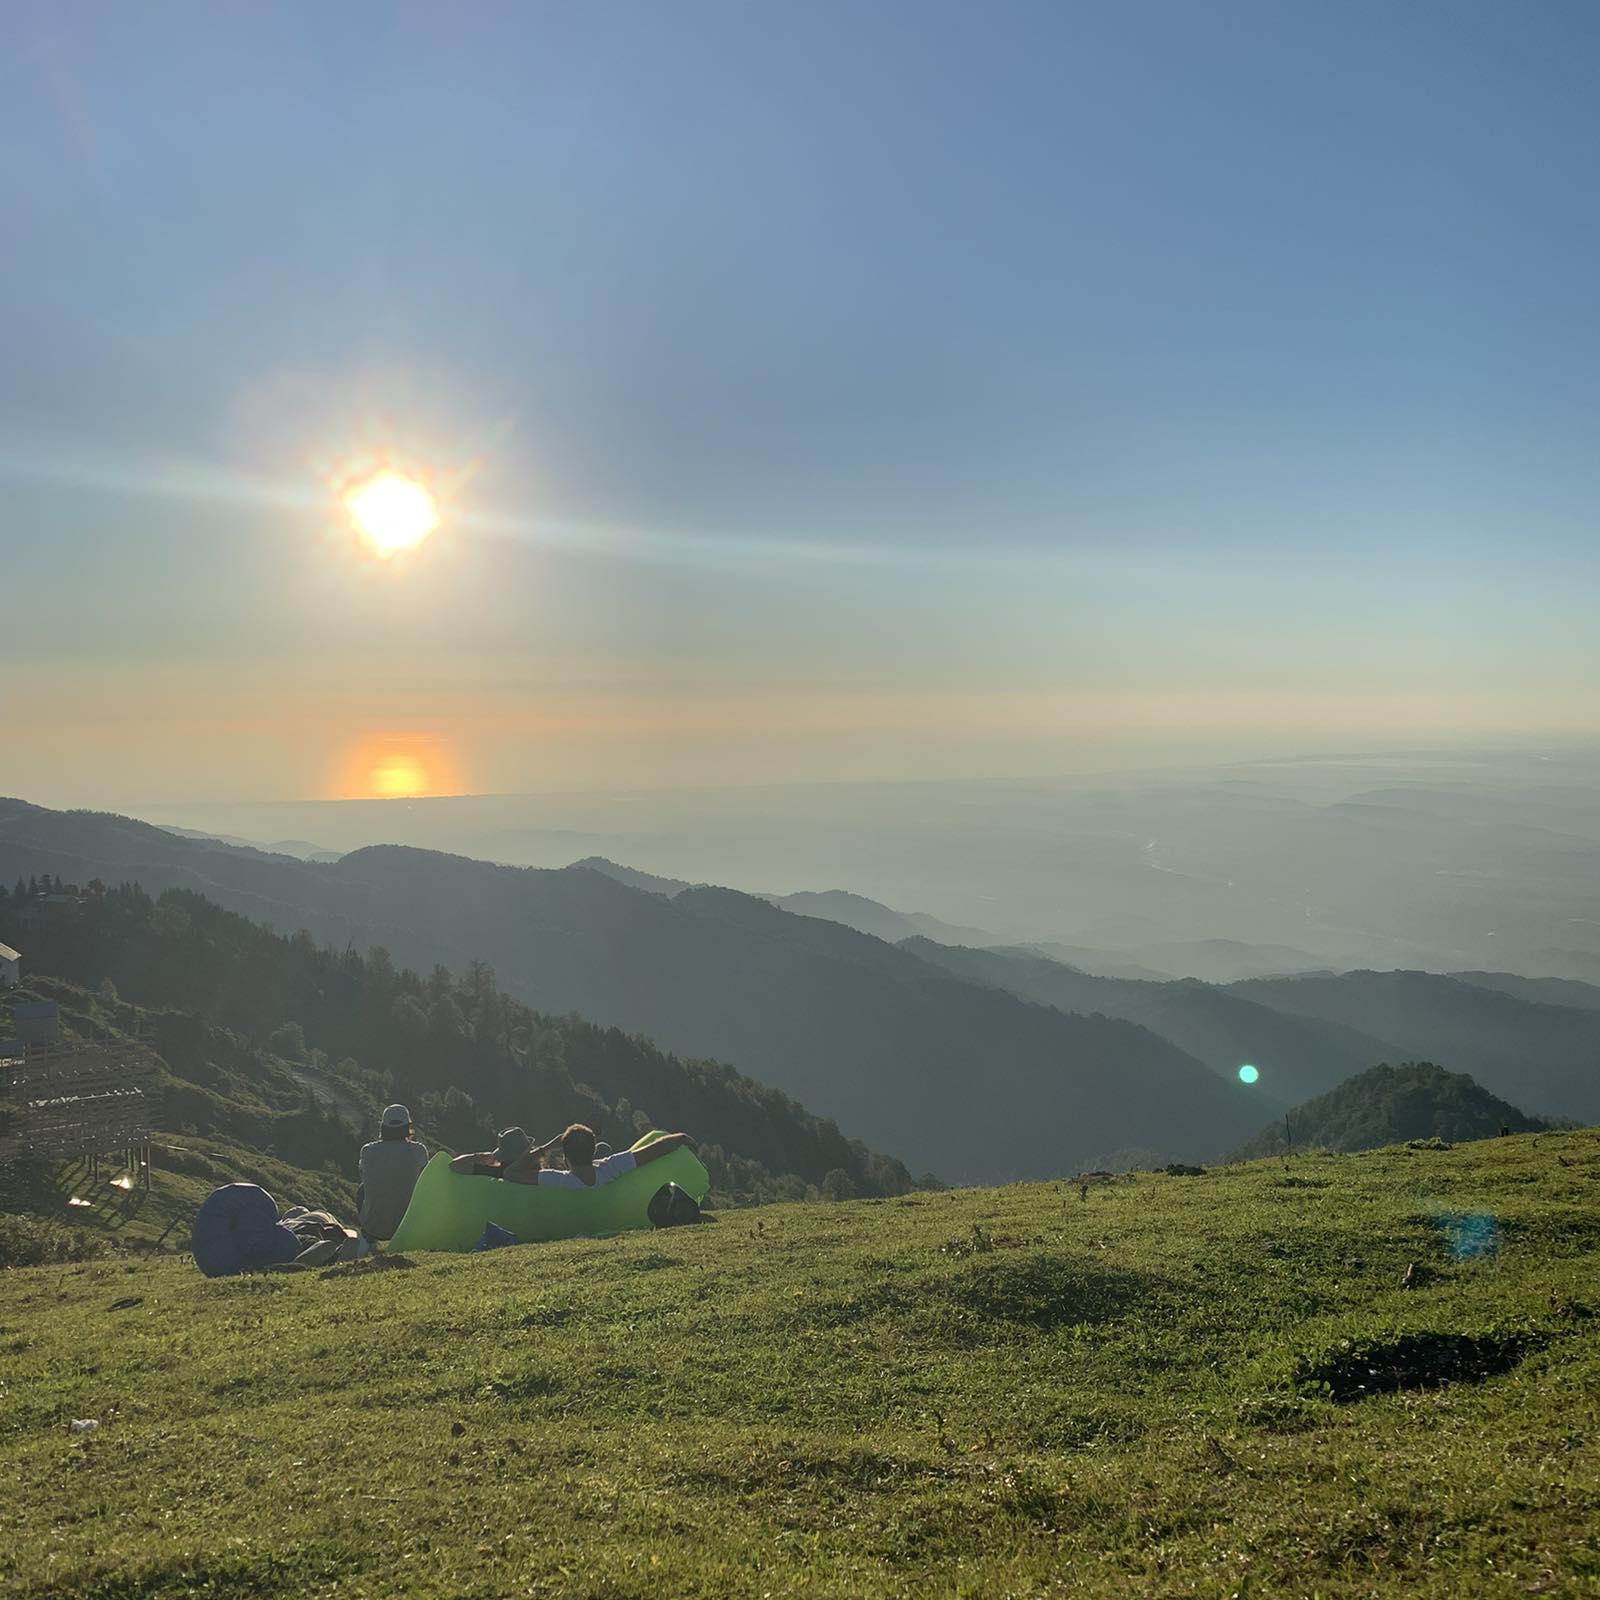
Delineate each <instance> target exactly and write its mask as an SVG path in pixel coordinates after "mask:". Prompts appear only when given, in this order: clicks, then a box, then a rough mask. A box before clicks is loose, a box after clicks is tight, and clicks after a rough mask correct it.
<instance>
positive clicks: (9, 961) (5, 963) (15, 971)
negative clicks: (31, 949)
mask: <svg viewBox="0 0 1600 1600" xmlns="http://www.w3.org/2000/svg"><path fill="white" fill-rule="evenodd" d="M21 982H22V956H21V954H20V953H19V952H18V951H16V950H13V949H12V948H11V946H10V945H8V944H0V989H15V988H16V986H17V985H18V984H19V983H21Z"/></svg>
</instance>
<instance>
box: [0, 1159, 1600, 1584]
mask: <svg viewBox="0 0 1600 1600" xmlns="http://www.w3.org/2000/svg"><path fill="white" fill-rule="evenodd" d="M165 1176H166V1175H164V1174H163V1175H162V1178H163V1181H164V1180H165ZM186 1181H192V1180H186ZM162 1203H163V1197H162V1195H161V1193H160V1191H159V1189H158V1194H157V1196H155V1197H154V1199H153V1201H152V1205H153V1206H154V1207H155V1208H156V1214H157V1215H159V1214H160V1207H161V1205H162ZM167 1203H170V1200H169V1201H168V1202H167ZM1597 1268H1600V1132H1597V1131H1595V1130H1588V1131H1584V1132H1578V1133H1560V1134H1543V1135H1528V1136H1520V1137H1516V1138H1508V1139H1501V1140H1494V1141H1490V1142H1486V1143H1483V1144H1478V1145H1473V1146H1462V1147H1458V1148H1456V1149H1453V1150H1448V1149H1416V1150H1411V1149H1394V1150H1387V1151H1379V1152H1375V1153H1373V1154H1369V1155H1360V1156H1339V1157H1330V1156H1322V1157H1318V1156H1305V1157H1300V1158H1297V1159H1295V1160H1293V1161H1290V1162H1288V1163H1284V1162H1282V1161H1271V1162H1260V1163H1256V1164H1253V1165H1250V1166H1242V1167H1234V1168H1225V1169H1219V1170H1215V1171H1212V1172H1209V1173H1206V1174H1204V1175H1202V1176H1191V1177H1169V1176H1165V1175H1155V1174H1138V1175H1136V1176H1134V1177H1132V1178H1130V1179H1125V1180H1120V1181H1118V1182H1116V1183H1113V1184H1107V1185H1099V1186H1095V1187H1091V1188H1090V1189H1089V1190H1088V1191H1087V1198H1083V1197H1082V1196H1081V1195H1080V1191H1079V1189H1078V1187H1077V1186H1076V1185H1029V1186H1019V1187H1015V1188H1005V1189H992V1190H966V1191H956V1192H950V1193H943V1194H923V1195H912V1196H907V1197H904V1198H901V1199H898V1200H885V1201H876V1202H857V1203H852V1204H845V1205H837V1206H820V1205H819V1206H781V1207H770V1208H764V1209H757V1210H750V1211H740V1212H735V1213H726V1214H724V1215H723V1216H722V1218H721V1219H720V1220H718V1221H717V1222H715V1223H714V1224H713V1225H708V1226H705V1227H701V1228H698V1229H683V1230H678V1231H674V1232H669V1233H662V1234H651V1235H632V1236H629V1237H625V1238H620V1239H612V1240H597V1241H575V1242H572V1243H568V1244H562V1245H543V1246H530V1247H524V1248H518V1249H511V1250H503V1251H499V1252H495V1253H491V1254H487V1255H481V1256H464V1257H443V1256H419V1257H416V1258H414V1259H413V1260H412V1261H411V1262H410V1263H402V1262H393V1263H389V1264H388V1265H387V1267H386V1269H385V1270H372V1269H370V1268H358V1269H349V1268H347V1269H342V1270H336V1271H333V1272H328V1273H323V1274H302V1275H295V1276H275V1277H256V1278H249V1279H240V1280H228V1281H217V1282H208V1281H206V1280H204V1279H202V1278H201V1277H200V1276H199V1274H198V1273H197V1272H196V1271H195V1270H194V1268H193V1266H192V1265H191V1264H190V1263H189V1262H187V1261H186V1260H185V1259H182V1258H180V1257H172V1256H158V1257H154V1258H151V1257H141V1258H138V1259H135V1258H132V1257H118V1256H112V1257H108V1258H106V1259H102V1260H98V1261H92V1262H85V1263H80V1264H76V1265H68V1266H41V1267H29V1268H19V1269H16V1270H13V1271H10V1272H7V1273H3V1274H0V1527H3V1530H4V1534H3V1538H0V1592H4V1593H6V1594H10V1595H25V1596H37V1597H44V1596H56V1597H63V1600H65V1597H71V1596H78V1597H90V1596H93V1597H97V1600H129V1597H134V1596H155V1595H161V1596H167V1595H174V1596H176V1595H196V1596H200V1595H204V1596H217V1595H239V1596H244V1595H249V1596H267V1595H320V1596H330V1597H331V1596H335V1595H338V1596H345V1595H350V1596H387V1595H471V1596H485V1597H487V1596H494V1597H503V1596H513V1595H529V1596H544V1595H550V1596H574V1597H576V1596H595V1597H598V1596H634V1595H638V1596H652V1597H663V1596H688V1595H706V1596H711V1595H719V1596H720V1595H739V1596H751V1597H766V1596H788V1595H793V1594H808V1593H814V1594H818V1595H840V1596H847V1595H848V1596H856V1595H859V1596H877V1595H946V1594H948V1595H974V1596H979V1595H981V1596H1001V1595H1047V1594H1072V1595H1088V1596H1100V1595H1104V1596H1119V1597H1123V1596H1129V1595H1142V1594H1161V1595H1168V1594H1170V1595H1187V1594H1195V1595H1219V1596H1220V1595H1241V1596H1248V1595H1260V1596H1268V1595H1271V1596H1281V1595H1306V1596H1313V1595H1322V1596H1335V1595H1338V1596H1346V1595H1369V1594H1375V1593H1396V1594H1398V1593H1401V1592H1405V1593H1407V1594H1417V1595H1437V1596H1451V1597H1456V1596H1462V1595H1492V1596H1506V1595H1520V1594H1551V1595H1574V1594H1600V1549H1597V1544H1596V1530H1597V1529H1600V1416H1597V1406H1600V1317H1597V1316H1596V1315H1595V1313H1596V1312H1597V1311H1600V1275H1597ZM1408 1273H1409V1276H1410V1280H1411V1287H1403V1286H1402V1285H1403V1283H1404V1281H1405V1280H1406V1278H1407V1275H1408ZM1443 1379H1449V1380H1451V1381H1448V1382H1444V1383H1442V1386H1432V1387H1430V1386H1429V1385H1440V1381H1441V1380H1443ZM82 1418H94V1419H98V1422H99V1427H98V1428H96V1429H94V1430H93V1431H91V1432H88V1433H82V1434H75V1433H73V1432H72V1431H71V1430H70V1426H69V1425H70V1423H71V1421H72V1420H73V1419H82Z"/></svg>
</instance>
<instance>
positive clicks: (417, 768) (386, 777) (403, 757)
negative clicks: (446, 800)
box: [334, 733, 462, 800]
mask: <svg viewBox="0 0 1600 1600" xmlns="http://www.w3.org/2000/svg"><path fill="white" fill-rule="evenodd" d="M461 792H462V784H461V776H460V773H459V771H458V769H457V766H456V762H455V758H454V756H453V755H452V753H451V751H450V749H449V747H448V746H447V745H446V744H445V743H444V741H443V740H442V739H440V738H438V737H437V736H435V735H432V734H409V733H393V734H373V735H370V736H369V737H367V738H365V739H363V740H361V741H360V743H358V744H357V745H356V746H355V747H354V748H353V749H352V750H351V751H350V753H349V755H348V756H347V757H346V758H345V760H344V762H343V765H342V769H341V772H340V776H339V779H338V782H337V783H336V785H335V794H334V798H335V799H339V800H424V799H432V798H436V797H438V796H440V795H447V794H460V793H461Z"/></svg>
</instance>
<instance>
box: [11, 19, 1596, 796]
mask: <svg viewBox="0 0 1600 1600" xmlns="http://www.w3.org/2000/svg"><path fill="white" fill-rule="evenodd" d="M464 19H465V25H464ZM12 20H13V24H14V26H13V29H12V31H11V35H10V41H9V43H10V51H9V54H8V56H7V58H6V71H7V74H8V76H7V89H8V92H7V95H6V97H5V102H4V105H3V107H0V127H3V128H4V129H5V131H6V132H7V133H8V134H9V135H10V137H9V138H8V139H7V140H6V141H5V145H6V148H8V149H11V150H12V151H14V152H16V155H15V157H14V159H12V160H10V161H9V162H7V163H5V164H4V165H3V166H0V194H3V196H4V199H5V203H6V209H7V214H8V216H10V217H11V218H12V219H13V222H14V231H13V239H12V245H13V248H12V251H11V258H10V261H9V267H10V272H9V274H8V285H9V288H10V292H9V293H8V295H7V297H6V300H5V304H4V305H3V306H0V352H3V355H4V362H3V366H4V371H5V377H4V378H3V379H0V428H3V430H4V432H3V444H0V481H3V483H4V485H5V490H6V501H7V514H6V538H5V551H4V555H5V579H6V583H7V588H8V592H9V593H10V594H12V595H14V596H17V597H20V601H21V603H18V604H14V605H13V606H12V607H11V608H10V611H9V613H8V617H7V626H6V628H5V630H4V631H3V632H0V666H3V668H4V672H5V686H4V694H5V703H4V719H5V725H4V731H5V734H6V736H7V743H8V751H7V755H6V765H7V767H8V768H9V769H10V770H11V772H12V773H13V774H14V775H13V776H11V777H10V778H9V779H8V780H7V781H6V783H5V785H4V787H6V788H10V789H15V790H18V791H20V792H23V793H25V794H28V795H30V796H31V797H34V798H38V799H41V800H45V801H47V802H54V803H73V804H104V805H110V806H112V807H117V806H131V805H141V804H148V803H176V802H177V801H179V800H182V799H184V798H186V797H203V798H206V799H208V800H214V801H218V802H221V801H224V800H247V799H257V798H282V799H289V798H302V799H310V798H321V799H325V798H331V797H336V796H371V795H400V794H437V793H455V792H482V793H523V792H547V791H554V790H567V791H586V790H602V789H610V788H614V787H625V788H629V789H641V790H647V789H654V788H659V787H665V786H682V785H685V784H704V785H735V784H751V783H774V782H779V783H789V782H798V781H829V780H845V779H847V780H852V781H865V780H898V779H912V778H944V779H948V778H955V777H960V776H964V775H974V774H984V775H993V776H996V777H1001V778H1021V777H1027V776H1030V775H1032V774H1036V773H1039V772H1062V771H1072V770H1079V769H1082V768H1084V767H1086V766H1087V767H1106V766H1120V767H1131V766H1151V765H1160V764H1166V763H1170V762H1173V761H1182V762H1193V761H1212V762H1217V761H1223V760H1229V759H1261V758H1263V757H1266V756H1270V755H1280V756H1288V755H1297V756H1298V755H1303V754H1305V753H1306V752H1308V751H1316V750H1326V749H1338V748H1351V747H1356V748H1378V747H1382V746H1394V745H1416V744H1433V743H1439V742H1456V743H1479V744H1481V743H1484V742H1488V741H1491V740H1518V739H1520V740H1524V741H1526V740H1535V741H1538V740H1553V739H1563V740H1566V739H1587V738H1590V737H1595V736H1597V735H1600V710H1597V709H1596V703H1595V700H1594V697H1593V695H1592V694H1591V693H1590V690H1589V686H1590V685H1591V684H1592V683H1593V682H1594V681H1595V679H1596V676H1597V674H1600V635H1597V634H1596V631H1595V630H1594V628H1593V626H1592V612H1593V608H1594V607H1593V602H1594V593H1595V587H1596V583H1595V580H1596V577H1597V569H1596V561H1597V559H1600V558H1597V555H1596V545H1595V542H1594V540H1593V538H1592V521H1593V507H1594V505H1595V503H1596V498H1597V494H1596V491H1597V490H1600V467H1597V465H1596V459H1595V456H1594V452H1593V449H1592V440H1591V438H1590V431H1591V430H1590V425H1589V421H1588V419H1589V417H1590V416H1592V414H1593V409H1594V404H1593V403H1594V400H1595V384H1596V377H1595V374H1596V373H1597V372H1600V359H1597V357H1600V349H1597V346H1596V341H1597V339H1600V332H1597V330H1600V316H1597V315H1596V312H1597V311H1600V304H1597V297H1600V289H1597V288H1596V285H1597V284H1600V260H1597V254H1600V252H1597V248H1596V247H1597V243H1600V222H1597V217H1596V212H1595V208H1594V206H1593V205H1592V204H1585V203H1582V202H1581V199H1580V201H1578V202H1577V203H1575V200H1574V197H1575V196H1578V197H1581V196H1582V195H1583V194H1584V193H1586V192H1588V188H1589V185H1588V175H1589V173H1590V172H1591V170H1592V166H1593V158H1594V155H1595V153H1596V145H1597V138H1596V135H1597V132H1600V113H1597V111H1596V108H1595V103H1594V98H1593V95H1592V92H1591V87H1592V86H1591V84H1590V81H1589V77H1590V75H1589V73H1588V72H1587V71H1586V63H1587V62H1588V61H1589V60H1592V56H1593V51H1592V47H1593V45H1594V43H1595V42H1596V37H1597V23H1596V18H1595V14H1594V13H1593V12H1592V11H1591V10H1589V9H1587V8H1581V7H1573V6H1566V5H1560V4H1556V5H1551V6H1547V7H1540V8H1537V9H1536V10H1535V11H1533V12H1526V11H1519V12H1510V11H1506V10H1505V9H1504V8H1500V7H1497V6H1493V5H1489V4H1468V5H1449V6H1446V5H1441V4H1431V3H1422V4H1418V5H1415V6H1410V7H1407V8H1405V10H1404V11H1403V12H1402V11H1396V10H1394V9H1393V8H1390V7H1385V6H1381V5H1370V4H1356V5H1350V6H1342V7H1339V8H1335V9H1331V10H1322V11H1308V10H1305V9H1304V8H1282V7H1276V6H1272V5H1262V4H1257V3H1254V0H1234V3H1230V4H1228V5H1225V6H1222V7H1219V8H1211V9H1208V10H1207V11H1205V12H1199V11H1195V10H1193V9H1189V8H1183V7H1177V6H1132V7H1128V6H1108V5H1096V4H1091V5H1084V6H1076V7H1071V8H1062V7H1056V6H1049V5H1042V4H1031V3H1018V4H1016V5H1014V6H1011V7H1009V8H1006V9H1004V10H1003V11H1002V12H1000V13H998V14H991V13H989V12H987V11H984V10H982V9H980V8H977V7H966V6H961V5H946V4H932V5H919V6H915V7H913V6H908V5H897V4H890V5H886V6H874V7H869V8H861V7H855V6H849V5H843V4H831V3H824V4H818V5H811V6H805V7H790V8H784V7H761V8H754V9H752V8H748V7H741V6H734V5H728V4H718V3H714V0H707V3H685V4H684V5H681V6H674V7H671V8H657V9H651V8H637V7H631V6H625V5H610V4H596V5H592V6H585V7H582V8H579V9H576V10H574V9H572V8H565V7H560V6H554V5H529V6H525V7H518V8H515V9H510V10H502V9H494V8H489V7H478V8H473V7H452V8H449V9H448V10H442V9H439V8H435V7H426V6H420V5H408V4H396V5H392V6H385V7H382V8H378V7H363V6H351V7H340V8H334V9H329V8H325V7H312V6H305V5H292V4H291V5H282V6H277V7H261V8H252V9H250V10H247V11H239V10H234V9H227V10H216V9H209V8H187V9H185V10H183V11H182V12H164V13H161V14H160V15H153V14H152V13H150V12H149V11H148V10H147V9H138V10H134V9H129V8H124V7H117V6H112V5H96V4H85V5H82V6H78V7H74V8H71V9H70V10H63V9H61V8H56V7H43V6H40V7H27V6H25V7H22V8H20V9H19V10H18V11H17V13H16V15H15V16H14V17H13V19H12ZM490 22H492V23H493V26H486V25H485V24H487V23H490ZM289 106H292V107H293V108H294V114H293V115H292V116H286V115H285V114H284V113H285V108H286V107H289ZM822 108H826V111H825V114H824V112H823V109H822ZM23 152H26V154H25V155H24V154H23ZM385 474H387V475H388V476H389V477H393V478H397V480H398V481H400V482H402V484H403V485H405V486H409V488H411V489H420V490H421V491H422V493H423V494H425V495H426V496H429V497H431V498H429V499H428V501H427V504H426V506H425V507H424V508H423V510H422V511H420V512H419V511H418V505H420V504H421V501H418V502H417V503H416V504H412V503H409V502H407V501H406V500H405V498H404V493H405V492H406V491H404V490H403V491H402V492H401V501H400V503H399V504H398V505H397V504H395V503H393V499H392V495H391V500H390V502H388V503H387V511H386V513H385V514H386V515H387V516H388V517H389V525H388V527H387V529H386V530H385V531H384V532H383V534H382V538H383V539H385V540H398V541H399V545H396V544H393V543H389V544H380V545H375V544H374V543H373V538H375V537H376V536H372V537H369V534H370V529H366V528H364V527H362V525H361V521H360V515H358V513H357V510H356V508H355V505H354V501H353V498H352V497H353V496H355V495H356V494H357V491H364V490H365V489H367V488H370V487H371V486H372V483H374V482H376V481H378V478H380V477H382V476H383V475H385ZM390 489H391V490H392V489H393V485H392V484H391V485H390ZM384 492H386V493H387V492H389V491H387V490H386V491H384ZM379 498H380V500H381V499H382V495H381V494H380V496H379ZM413 513H415V514H417V515H420V516H421V517H422V520H421V521H420V522H416V523H415V526H411V525H410V524H408V522H407V518H408V517H411V516H412V515H413ZM362 514H364V513H362ZM397 518H398V520H396V519H397ZM358 528H361V532H360V533H359V534H358V531H357V530H358ZM430 528H431V529H433V531H432V532H431V536H430V535H429V532H428V530H429V529H430ZM401 546H404V547H403V548H401Z"/></svg>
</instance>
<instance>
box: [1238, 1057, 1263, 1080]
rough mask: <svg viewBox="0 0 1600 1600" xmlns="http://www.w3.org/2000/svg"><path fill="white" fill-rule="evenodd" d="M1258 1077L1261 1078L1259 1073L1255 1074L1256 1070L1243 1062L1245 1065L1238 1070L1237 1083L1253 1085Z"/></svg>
mask: <svg viewBox="0 0 1600 1600" xmlns="http://www.w3.org/2000/svg"><path fill="white" fill-rule="evenodd" d="M1260 1076H1261V1074H1260V1073H1259V1072H1257V1071H1256V1069H1255V1068H1254V1067H1252V1066H1251V1065H1250V1063H1249V1062H1248V1061H1247V1062H1245V1064H1244V1065H1243V1066H1242V1067H1240V1068H1239V1082H1240V1083H1254V1082H1255V1081H1256V1079H1257V1078H1259V1077H1260Z"/></svg>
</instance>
